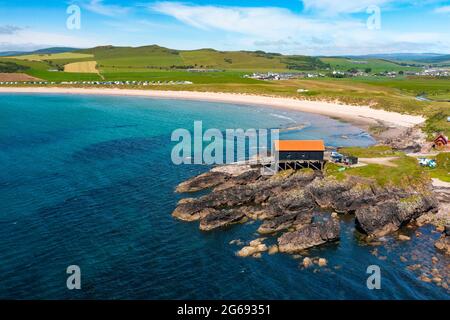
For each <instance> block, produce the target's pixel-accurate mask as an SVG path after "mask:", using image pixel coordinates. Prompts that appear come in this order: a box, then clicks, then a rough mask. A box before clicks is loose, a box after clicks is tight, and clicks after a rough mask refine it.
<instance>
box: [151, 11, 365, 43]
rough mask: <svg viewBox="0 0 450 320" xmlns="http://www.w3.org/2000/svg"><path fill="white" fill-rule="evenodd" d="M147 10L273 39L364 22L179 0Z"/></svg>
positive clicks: (200, 25) (206, 26)
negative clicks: (198, 3)
mask: <svg viewBox="0 0 450 320" xmlns="http://www.w3.org/2000/svg"><path fill="white" fill-rule="evenodd" d="M150 9H151V10H153V11H156V12H159V13H163V14H166V15H168V16H172V17H173V18H175V19H177V20H179V21H181V22H184V23H186V24H188V25H191V26H193V27H196V28H199V29H202V30H212V29H216V30H222V31H227V32H234V33H240V34H245V35H253V36H258V37H263V38H272V39H273V38H284V37H288V36H295V35H299V34H305V33H309V32H315V33H317V32H319V33H323V32H327V31H329V30H334V28H336V27H339V28H357V27H361V26H363V25H364V23H362V22H357V21H353V20H347V21H339V22H336V21H328V20H327V21H325V20H316V19H308V18H304V17H300V16H298V15H295V14H294V13H292V12H291V11H289V10H287V9H283V8H276V7H255V8H250V7H220V6H200V5H199V6H196V5H187V4H183V3H180V2H158V3H156V4H154V5H151V6H150ZM338 25H339V26H338ZM347 30H348V29H347Z"/></svg>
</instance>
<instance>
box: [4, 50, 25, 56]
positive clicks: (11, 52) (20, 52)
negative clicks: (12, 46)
mask: <svg viewBox="0 0 450 320" xmlns="http://www.w3.org/2000/svg"><path fill="white" fill-rule="evenodd" d="M22 54H26V52H24V51H4V52H0V57H8V56H19V55H22Z"/></svg>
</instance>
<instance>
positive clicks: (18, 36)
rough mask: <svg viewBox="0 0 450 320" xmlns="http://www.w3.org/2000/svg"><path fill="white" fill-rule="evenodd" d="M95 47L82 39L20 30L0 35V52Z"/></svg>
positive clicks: (92, 42)
mask: <svg viewBox="0 0 450 320" xmlns="http://www.w3.org/2000/svg"><path fill="white" fill-rule="evenodd" d="M95 45H97V44H96V42H95V41H91V40H88V39H86V38H84V37H76V36H71V35H66V34H59V33H50V32H41V31H34V30H31V29H29V28H26V29H21V30H18V31H16V32H15V33H13V34H0V50H1V51H9V50H14V51H15V50H24V51H26V50H34V49H41V48H48V47H59V46H62V47H78V48H88V47H93V46H95Z"/></svg>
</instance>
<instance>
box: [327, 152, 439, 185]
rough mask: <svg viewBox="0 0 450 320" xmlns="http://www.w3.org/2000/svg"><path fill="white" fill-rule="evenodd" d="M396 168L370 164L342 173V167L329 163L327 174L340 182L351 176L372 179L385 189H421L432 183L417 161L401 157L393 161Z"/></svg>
mask: <svg viewBox="0 0 450 320" xmlns="http://www.w3.org/2000/svg"><path fill="white" fill-rule="evenodd" d="M393 163H394V164H396V165H397V166H396V167H388V166H384V165H381V164H369V165H366V166H363V167H356V168H346V170H345V171H340V170H339V169H340V168H341V167H340V166H338V165H336V164H334V163H328V164H327V165H326V168H325V173H326V175H328V176H334V177H336V179H338V180H344V179H345V178H346V177H349V176H357V177H361V178H367V179H371V180H374V181H376V182H377V184H378V185H380V186H383V187H403V188H406V189H410V188H414V189H416V188H421V187H422V186H426V185H427V184H428V183H429V181H430V175H429V174H428V172H427V170H426V169H424V168H422V167H420V165H419V164H418V161H417V159H415V158H411V157H407V156H405V155H403V156H400V158H399V159H397V160H394V161H393Z"/></svg>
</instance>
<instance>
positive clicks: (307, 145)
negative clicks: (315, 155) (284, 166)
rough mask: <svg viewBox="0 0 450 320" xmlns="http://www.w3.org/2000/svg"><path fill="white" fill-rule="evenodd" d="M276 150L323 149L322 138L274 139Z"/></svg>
mask: <svg viewBox="0 0 450 320" xmlns="http://www.w3.org/2000/svg"><path fill="white" fill-rule="evenodd" d="M275 149H276V150H277V151H325V145H324V143H323V140H275Z"/></svg>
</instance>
